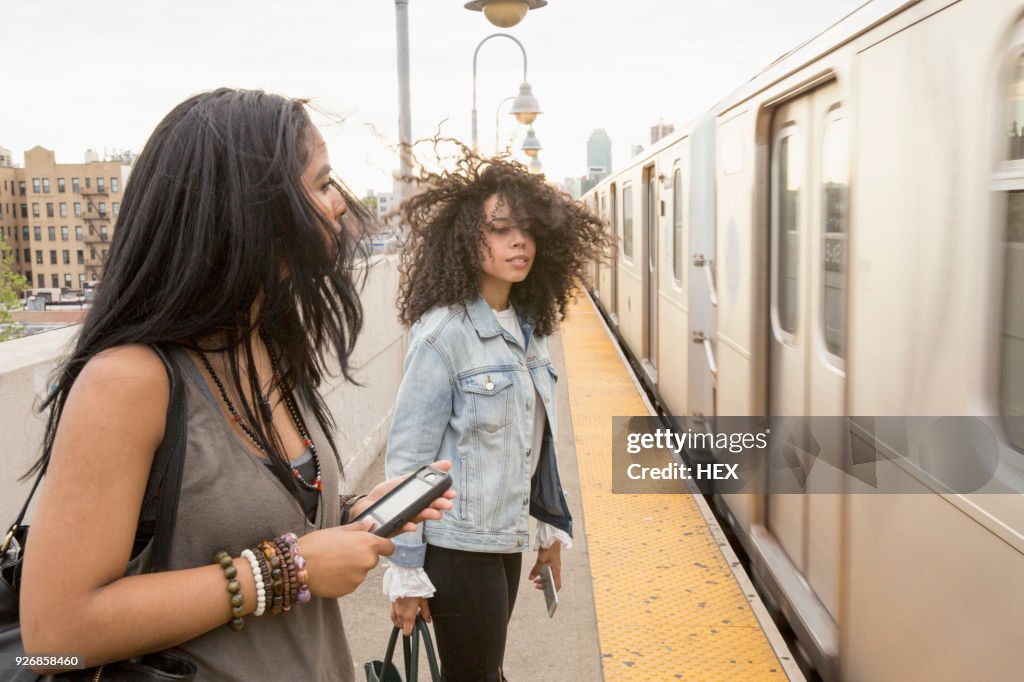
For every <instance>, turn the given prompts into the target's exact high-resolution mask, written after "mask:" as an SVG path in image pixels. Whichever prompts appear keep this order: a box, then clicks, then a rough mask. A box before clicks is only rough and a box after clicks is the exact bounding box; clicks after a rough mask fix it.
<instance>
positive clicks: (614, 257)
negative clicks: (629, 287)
mask: <svg viewBox="0 0 1024 682" xmlns="http://www.w3.org/2000/svg"><path fill="white" fill-rule="evenodd" d="M618 196H619V195H618V192H617V191H616V188H615V183H614V182H613V183H612V184H611V186H610V187H609V188H608V201H609V212H608V215H609V218H610V219H611V233H612V237H613V238H614V239H615V243H614V244H612V247H611V258H610V259H609V267H610V269H611V273H610V274H611V281H612V286H611V291H612V294H611V301H610V304H611V309H610V310H609V311H608V314H609V315H611V318H612V322H614V323H615V324H616V325H617V324H618V323H619V248H620V247H621V246H622V242H621V241H620V238H619V211H618Z"/></svg>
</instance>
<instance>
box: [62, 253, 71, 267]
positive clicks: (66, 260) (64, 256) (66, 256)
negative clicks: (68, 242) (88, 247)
mask: <svg viewBox="0 0 1024 682" xmlns="http://www.w3.org/2000/svg"><path fill="white" fill-rule="evenodd" d="M60 255H61V260H62V262H63V263H64V265H71V251H70V250H69V249H63V250H62V251H61V252H60Z"/></svg>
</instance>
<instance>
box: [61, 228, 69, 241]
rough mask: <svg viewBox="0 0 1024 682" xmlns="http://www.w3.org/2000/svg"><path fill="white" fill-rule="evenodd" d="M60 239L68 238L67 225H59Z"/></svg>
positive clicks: (65, 239)
mask: <svg viewBox="0 0 1024 682" xmlns="http://www.w3.org/2000/svg"><path fill="white" fill-rule="evenodd" d="M60 240H61V241H62V242H66V241H67V240H68V226H67V225H61V227H60Z"/></svg>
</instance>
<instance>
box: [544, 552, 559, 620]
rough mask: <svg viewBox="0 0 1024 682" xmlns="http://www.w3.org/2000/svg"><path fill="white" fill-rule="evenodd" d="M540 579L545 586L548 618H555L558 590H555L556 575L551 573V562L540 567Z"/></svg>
mask: <svg viewBox="0 0 1024 682" xmlns="http://www.w3.org/2000/svg"><path fill="white" fill-rule="evenodd" d="M540 580H541V584H542V585H543V586H544V601H546V602H547V603H548V618H554V616H555V609H557V608H558V591H557V590H555V576H554V575H553V574H552V573H551V564H544V568H542V569H540Z"/></svg>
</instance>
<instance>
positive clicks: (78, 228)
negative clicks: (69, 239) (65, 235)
mask: <svg viewBox="0 0 1024 682" xmlns="http://www.w3.org/2000/svg"><path fill="white" fill-rule="evenodd" d="M75 239H77V240H79V241H81V240H82V226H81V225H75Z"/></svg>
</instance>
